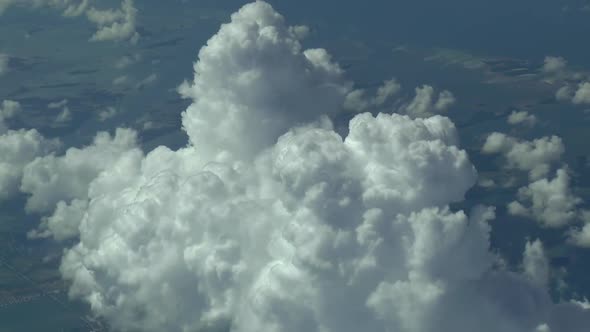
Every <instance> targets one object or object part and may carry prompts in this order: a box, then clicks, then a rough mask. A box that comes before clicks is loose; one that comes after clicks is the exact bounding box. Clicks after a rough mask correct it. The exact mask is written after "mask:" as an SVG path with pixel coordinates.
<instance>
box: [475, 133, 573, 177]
mask: <svg viewBox="0 0 590 332" xmlns="http://www.w3.org/2000/svg"><path fill="white" fill-rule="evenodd" d="M481 151H482V153H486V154H495V153H501V154H502V155H503V156H504V157H505V158H506V161H507V164H506V167H508V168H513V169H518V170H522V171H528V172H529V178H530V179H531V180H538V179H541V178H543V177H544V176H546V175H547V174H548V173H549V171H550V169H551V164H552V163H555V162H558V161H559V160H560V159H561V156H562V155H563V153H564V151H565V147H564V145H563V142H562V141H561V138H559V137H557V136H551V137H542V138H539V139H535V140H533V141H521V140H518V139H516V138H514V137H511V136H508V135H506V134H502V133H498V132H494V133H492V134H490V135H489V136H488V137H487V138H486V141H485V143H484V145H483V147H482V150H481Z"/></svg>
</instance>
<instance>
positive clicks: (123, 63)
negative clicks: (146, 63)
mask: <svg viewBox="0 0 590 332" xmlns="http://www.w3.org/2000/svg"><path fill="white" fill-rule="evenodd" d="M139 60H141V55H140V54H139V53H136V54H133V55H124V56H122V57H120V58H119V59H118V60H117V61H116V62H115V68H117V69H124V68H127V67H129V66H131V65H133V64H135V63H137V62H138V61H139Z"/></svg>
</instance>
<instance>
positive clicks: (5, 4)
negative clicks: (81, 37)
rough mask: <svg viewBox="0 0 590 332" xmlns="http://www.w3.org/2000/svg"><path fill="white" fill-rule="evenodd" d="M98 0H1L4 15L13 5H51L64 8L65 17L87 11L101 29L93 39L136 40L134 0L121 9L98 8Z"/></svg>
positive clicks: (84, 13) (124, 0) (88, 16)
mask: <svg viewBox="0 0 590 332" xmlns="http://www.w3.org/2000/svg"><path fill="white" fill-rule="evenodd" d="M95 2H96V3H100V1H96V0H0V15H2V14H3V13H4V11H6V10H7V9H8V8H9V7H11V6H15V5H16V6H24V7H30V8H39V7H51V8H55V9H57V10H61V11H62V15H63V16H65V17H76V16H80V15H86V18H87V19H88V20H89V21H90V22H92V23H94V24H95V25H96V27H97V31H96V32H95V33H94V35H93V36H92V37H91V38H90V40H92V41H105V40H114V41H120V40H129V41H131V42H136V41H137V40H138V39H139V34H138V33H137V31H136V23H137V9H136V8H135V7H134V4H133V0H122V1H121V8H119V9H110V8H109V9H97V8H96V7H94V6H92V4H93V3H95Z"/></svg>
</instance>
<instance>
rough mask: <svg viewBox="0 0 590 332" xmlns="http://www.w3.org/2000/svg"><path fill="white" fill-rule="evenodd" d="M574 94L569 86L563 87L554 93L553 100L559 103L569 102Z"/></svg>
mask: <svg viewBox="0 0 590 332" xmlns="http://www.w3.org/2000/svg"><path fill="white" fill-rule="evenodd" d="M574 93H575V90H573V89H572V88H571V87H570V86H568V85H565V86H562V87H561V88H559V89H558V90H557V92H555V99H557V100H559V101H570V100H571V99H572V98H573V96H574Z"/></svg>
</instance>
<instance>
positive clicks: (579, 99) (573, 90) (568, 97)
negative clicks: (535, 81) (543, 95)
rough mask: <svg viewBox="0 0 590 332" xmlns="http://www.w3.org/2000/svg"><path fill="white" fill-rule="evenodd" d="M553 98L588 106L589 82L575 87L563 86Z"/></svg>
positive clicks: (589, 95) (589, 97)
mask: <svg viewBox="0 0 590 332" xmlns="http://www.w3.org/2000/svg"><path fill="white" fill-rule="evenodd" d="M555 98H556V99H557V100H560V101H569V102H571V103H573V104H576V105H582V104H590V82H581V83H579V84H578V85H577V86H571V85H565V86H563V87H561V88H559V90H557V92H556V93H555Z"/></svg>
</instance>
